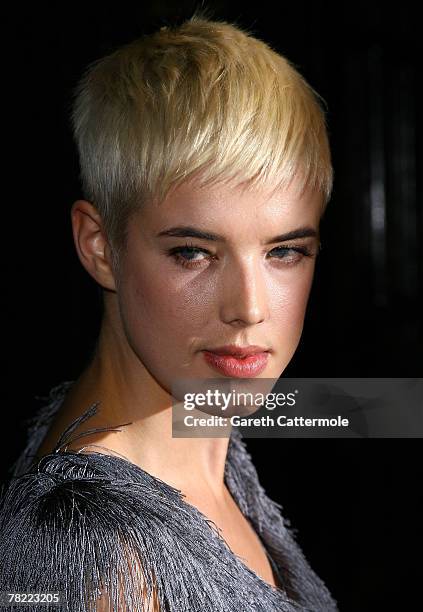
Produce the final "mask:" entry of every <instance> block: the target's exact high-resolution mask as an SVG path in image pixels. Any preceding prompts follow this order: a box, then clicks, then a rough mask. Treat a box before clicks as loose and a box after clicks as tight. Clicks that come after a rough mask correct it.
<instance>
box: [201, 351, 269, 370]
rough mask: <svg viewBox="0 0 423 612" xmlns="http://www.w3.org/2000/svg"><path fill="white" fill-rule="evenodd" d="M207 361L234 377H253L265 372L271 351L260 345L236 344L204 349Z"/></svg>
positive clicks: (213, 366) (215, 368) (216, 368)
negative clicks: (239, 345) (243, 345)
mask: <svg viewBox="0 0 423 612" xmlns="http://www.w3.org/2000/svg"><path fill="white" fill-rule="evenodd" d="M203 355H204V359H205V361H206V363H207V364H208V365H209V366H211V367H212V368H213V369H214V370H216V371H217V372H219V373H220V374H223V375H224V376H230V377H234V378H252V377H254V376H258V375H259V374H261V372H263V370H264V369H265V368H266V366H267V362H268V359H269V351H267V350H266V349H263V348H262V347H259V346H249V347H237V346H234V345H231V346H225V347H219V348H216V349H213V350H206V351H203Z"/></svg>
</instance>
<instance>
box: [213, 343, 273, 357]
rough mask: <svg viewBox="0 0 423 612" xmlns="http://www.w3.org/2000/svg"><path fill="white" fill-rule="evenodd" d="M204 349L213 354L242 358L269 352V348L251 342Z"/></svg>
mask: <svg viewBox="0 0 423 612" xmlns="http://www.w3.org/2000/svg"><path fill="white" fill-rule="evenodd" d="M205 351H206V352H207V353H213V354H215V355H222V356H230V357H236V358H238V359H243V358H245V357H250V356H251V355H259V354H262V353H269V352H270V349H268V348H265V347H263V346H258V345H256V344H251V345H248V346H238V345H236V344H227V345H225V346H219V347H216V348H209V349H205Z"/></svg>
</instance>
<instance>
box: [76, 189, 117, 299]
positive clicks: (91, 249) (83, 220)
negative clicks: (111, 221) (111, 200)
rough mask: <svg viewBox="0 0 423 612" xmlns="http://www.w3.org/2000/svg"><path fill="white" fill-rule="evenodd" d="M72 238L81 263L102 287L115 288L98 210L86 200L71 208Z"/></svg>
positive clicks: (108, 251)
mask: <svg viewBox="0 0 423 612" xmlns="http://www.w3.org/2000/svg"><path fill="white" fill-rule="evenodd" d="M71 222H72V233H73V240H74V244H75V248H76V252H77V254H78V257H79V260H80V262H81V264H82V265H83V266H84V268H85V269H86V271H87V272H88V274H90V275H91V276H92V277H93V278H94V280H96V281H97V283H98V284H99V285H101V286H102V287H103V288H104V289H109V290H111V291H115V290H116V285H115V279H114V275H113V269H112V265H111V264H112V262H111V258H110V249H109V247H108V242H107V237H106V235H105V232H104V229H103V224H102V220H101V217H100V214H99V212H98V210H97V209H96V208H95V206H94V205H93V204H91V202H88V201H87V200H77V201H76V202H74V203H73V205H72V208H71Z"/></svg>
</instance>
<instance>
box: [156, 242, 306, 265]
mask: <svg viewBox="0 0 423 612" xmlns="http://www.w3.org/2000/svg"><path fill="white" fill-rule="evenodd" d="M187 249H188V250H189V251H194V252H196V253H198V252H200V253H208V254H209V255H211V253H210V251H207V249H201V248H200V247H196V246H195V245H194V244H191V243H187V244H185V245H184V246H179V247H174V248H172V249H170V250H169V251H168V254H169V256H170V257H172V258H173V259H174V260H175V261H176V263H177V264H178V265H180V266H182V267H184V268H188V269H190V270H193V269H195V268H198V267H200V266H202V265H203V262H204V261H207V260H208V259H209V260H210V259H213V256H211V257H209V258H207V257H206V258H204V259H200V260H198V261H193V260H188V259H184V258H183V257H182V255H181V251H185V250H187ZM278 249H281V250H283V251H284V252H285V253H286V252H288V251H295V252H296V253H300V254H301V255H303V256H304V257H313V253H312V252H311V251H310V249H308V248H307V247H305V246H291V247H282V246H281V247H275V248H274V249H272V251H275V250H278ZM272 251H270V252H272ZM276 259H279V260H280V261H283V259H284V258H283V257H276ZM296 263H298V261H295V262H290V263H286V264H285V265H287V266H292V265H295V264H296Z"/></svg>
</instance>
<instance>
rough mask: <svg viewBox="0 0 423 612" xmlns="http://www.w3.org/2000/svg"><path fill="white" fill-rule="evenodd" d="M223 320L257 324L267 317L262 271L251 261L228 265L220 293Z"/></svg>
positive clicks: (233, 322) (234, 322) (231, 322)
mask: <svg viewBox="0 0 423 612" xmlns="http://www.w3.org/2000/svg"><path fill="white" fill-rule="evenodd" d="M220 316H221V320H222V321H224V322H225V323H228V324H234V325H244V326H246V325H256V324H258V323H261V322H263V321H264V320H265V319H266V318H267V316H268V299H267V291H266V284H265V279H264V277H263V271H262V270H260V264H259V263H258V262H254V261H252V260H250V261H246V262H242V263H241V264H239V265H238V264H237V265H236V264H233V266H228V269H227V270H226V274H225V278H224V280H223V288H222V295H221V307H220Z"/></svg>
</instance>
